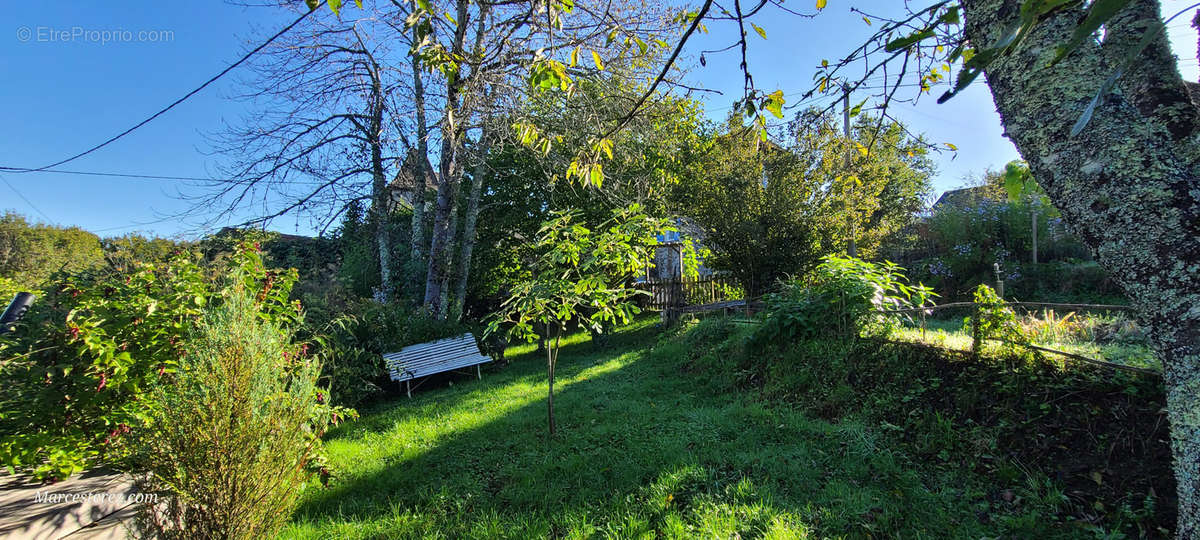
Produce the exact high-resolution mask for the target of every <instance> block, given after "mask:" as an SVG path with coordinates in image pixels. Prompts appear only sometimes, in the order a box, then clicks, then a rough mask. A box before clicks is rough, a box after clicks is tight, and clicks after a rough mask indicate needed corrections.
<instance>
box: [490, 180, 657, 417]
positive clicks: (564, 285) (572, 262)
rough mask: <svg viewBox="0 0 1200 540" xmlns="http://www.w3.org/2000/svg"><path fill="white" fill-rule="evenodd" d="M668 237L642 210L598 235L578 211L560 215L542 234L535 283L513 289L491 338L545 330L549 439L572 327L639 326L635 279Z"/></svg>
mask: <svg viewBox="0 0 1200 540" xmlns="http://www.w3.org/2000/svg"><path fill="white" fill-rule="evenodd" d="M667 230H671V229H670V227H668V226H667V223H666V221H665V220H662V219H658V218H652V217H650V216H647V215H646V214H645V213H644V212H643V210H642V207H641V206H639V205H636V204H635V205H631V206H629V207H627V208H622V209H618V210H616V211H614V212H613V214H612V217H611V218H609V219H608V220H606V221H604V222H603V223H601V224H599V225H597V226H596V227H594V228H588V227H587V226H586V225H585V224H584V223H582V222H581V214H580V213H579V212H578V211H577V210H572V211H566V212H557V213H555V214H554V216H553V218H551V219H550V220H549V221H547V222H546V223H545V224H544V225H542V228H541V229H540V230H539V231H538V234H537V238H536V240H535V245H534V247H535V250H536V252H537V253H539V256H538V258H537V259H536V260H535V261H534V263H533V265H532V267H531V270H532V272H531V274H530V277H529V278H528V279H526V280H524V281H521V282H518V283H515V284H514V285H513V292H512V295H511V296H510V297H509V298H508V300H505V302H504V303H503V304H501V307H500V311H498V312H497V313H495V314H494V315H493V316H492V317H491V319H490V321H489V324H488V328H487V331H486V334H487V335H492V334H495V333H497V332H500V331H502V330H501V329H502V328H506V329H507V332H508V333H509V335H510V336H517V337H520V338H523V339H525V340H526V341H533V340H534V339H535V338H537V337H538V335H537V332H535V330H534V327H535V325H538V326H540V327H542V328H544V329H545V332H546V333H547V334H548V335H546V336H544V337H545V338H546V368H547V375H548V376H549V392H548V394H547V398H546V414H547V419H548V422H549V427H550V435H552V436H553V435H554V433H555V422H554V367H555V364H557V362H558V351H559V346H560V344H561V341H562V335H563V333H564V332H565V331H566V329H567V324H568V323H570V322H571V321H573V320H575V321H578V322H579V324H581V325H583V326H585V327H587V328H588V329H589V330H591V331H592V332H593V333H594V334H598V333H602V332H604V331H605V329H606V327H608V328H611V327H612V326H614V325H617V324H625V323H628V322H629V321H630V320H632V318H633V316H634V315H636V314H637V313H638V312H639V309H638V307H637V306H636V305H635V304H634V302H633V300H634V298H635V297H636V296H637V295H638V294H641V293H644V291H639V290H637V289H634V288H632V287H631V286H630V285H631V282H632V279H633V277H634V276H637V275H639V274H640V273H641V272H643V271H644V270H645V269H646V267H647V266H648V265H649V264H650V260H651V257H652V256H653V249H654V246H655V245H657V243H658V240H657V237H656V235H657V234H659V233H662V232H663V231H667Z"/></svg>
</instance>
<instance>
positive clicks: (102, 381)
mask: <svg viewBox="0 0 1200 540" xmlns="http://www.w3.org/2000/svg"><path fill="white" fill-rule="evenodd" d="M105 386H108V373H105V372H100V384H99V386H96V391H97V392H99V391H101V390H104V387H105Z"/></svg>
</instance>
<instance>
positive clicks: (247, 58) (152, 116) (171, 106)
mask: <svg viewBox="0 0 1200 540" xmlns="http://www.w3.org/2000/svg"><path fill="white" fill-rule="evenodd" d="M323 5H325V2H324V1H322V2H321V4H320V5H318V6H317V7H315V8H313V9H310V10H308V11H306V12H304V14H303V15H301V16H300V17H299V18H297V19H296V20H295V21H292V24H289V25H287V26H285V27H284V28H283V30H280V31H278V32H276V33H275V35H273V36H271V39H268V40H267V41H265V42H263V43H262V44H261V45H259V46H257V47H255V48H254V49H253V50H251V51H250V52H248V53H246V54H245V55H243V56H242V57H241V58H239V59H238V61H237V62H234V63H232V64H230V65H229V66H227V67H226V68H225V69H223V70H221V72H220V73H217V74H216V75H214V76H213V77H212V78H210V79H208V80H207V81H204V84H202V85H200V86H198V87H196V89H195V90H192V91H191V92H188V93H187V94H186V95H184V96H183V97H181V98H179V99H177V100H175V102H174V103H171V104H170V105H167V106H166V107H165V108H163V109H162V110H160V111H158V112H156V113H154V114H153V115H151V116H150V117H149V118H147V119H145V120H142V121H141V122H138V123H137V124H136V125H134V126H133V127H131V128H129V129H127V130H125V131H122V132H121V133H118V134H117V135H115V136H113V137H111V138H109V139H108V140H107V141H104V142H102V143H100V144H97V145H96V146H93V147H91V148H88V149H87V150H84V151H83V152H80V153H78V154H75V155H73V156H71V157H69V158H66V159H63V160H60V161H56V162H54V163H51V164H49V165H45V166H42V167H38V168H36V169H29V170H25V171H17V170H16V169H20V167H11V168H10V167H5V170H12V171H14V172H37V171H44V170H46V169H49V168H51V167H57V166H59V165H62V164H64V163H67V162H71V161H75V160H77V159H79V158H81V157H83V156H86V155H88V154H90V153H92V152H95V151H96V150H99V149H101V148H104V147H105V146H108V145H109V144H112V143H114V142H116V141H117V140H118V139H120V138H122V137H124V136H126V135H129V134H130V133H133V131H134V130H136V129H138V128H140V127H142V126H144V125H146V124H149V123H150V122H151V121H153V120H154V119H155V118H158V117H159V116H162V115H163V114H164V113H166V112H167V111H169V110H171V109H173V108H175V106H176V105H179V104H180V103H183V102H184V101H187V99H188V98H190V97H192V96H194V95H196V94H197V93H199V92H200V91H201V90H204V89H205V88H206V87H207V86H208V85H210V84H212V83H214V82H216V81H217V79H220V78H221V77H223V76H225V74H226V73H229V72H230V71H233V69H234V68H236V67H238V66H240V65H242V63H244V62H245V61H246V60H249V59H250V57H251V56H254V55H255V54H257V53H258V51H261V50H263V49H264V48H265V47H266V46H267V45H270V44H271V42H273V41H275V40H276V39H278V38H279V36H282V35H284V34H285V33H287V32H288V30H291V29H292V28H293V27H295V26H296V25H297V24H300V21H303V20H304V19H305V18H307V17H308V16H309V15H310V14H312V13H313V12H314V11H317V9H320V7H321V6H323ZM6 183H7V182H6ZM10 187H11V186H10Z"/></svg>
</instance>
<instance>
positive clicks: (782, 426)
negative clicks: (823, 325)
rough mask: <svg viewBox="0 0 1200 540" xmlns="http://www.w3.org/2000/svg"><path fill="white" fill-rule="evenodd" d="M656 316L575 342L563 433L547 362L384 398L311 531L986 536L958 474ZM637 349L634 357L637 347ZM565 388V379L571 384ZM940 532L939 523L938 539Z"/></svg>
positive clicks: (356, 437) (322, 500)
mask: <svg viewBox="0 0 1200 540" xmlns="http://www.w3.org/2000/svg"><path fill="white" fill-rule="evenodd" d="M656 338H657V331H656V330H655V329H653V328H651V327H649V325H647V324H644V323H643V324H641V325H639V326H638V327H637V328H635V329H634V330H632V331H626V332H621V333H618V334H617V335H615V336H613V337H612V339H611V340H610V343H609V346H608V347H606V348H605V349H604V350H602V351H596V350H594V349H593V348H592V346H591V344H590V343H589V342H588V341H587V339H586V337H582V336H572V338H571V340H570V341H569V343H568V344H567V345H566V346H564V348H563V354H562V355H561V356H560V362H559V377H558V382H559V384H558V385H556V390H557V391H556V401H555V404H556V410H557V412H558V420H559V430H560V433H559V435H558V436H557V437H554V438H550V437H549V436H548V435H547V429H546V408H545V407H546V404H545V389H546V386H545V381H544V379H545V374H544V370H545V366H544V363H543V362H539V361H537V360H538V359H539V358H540V357H539V356H538V355H537V354H536V353H535V352H527V353H524V354H520V355H518V356H516V357H515V358H514V360H515V362H514V364H513V365H511V366H510V367H508V368H507V369H504V370H500V371H499V372H496V373H493V374H490V375H488V376H486V377H485V379H484V381H482V383H477V382H474V381H472V382H471V383H468V384H461V385H455V386H454V387H453V388H450V389H445V390H440V391H436V392H424V393H423V394H422V395H421V396H419V397H417V398H414V399H413V400H412V402H411V403H408V402H407V400H403V401H401V402H399V403H393V404H392V405H391V406H390V408H389V407H375V412H374V413H371V414H368V415H364V418H363V419H362V420H360V421H358V422H356V423H353V424H350V425H347V426H345V427H344V428H342V429H340V430H339V431H338V432H337V433H335V434H333V435H332V436H331V438H330V445H329V449H330V454H331V461H332V464H333V465H334V467H336V468H338V469H339V471H340V472H341V473H342V475H343V476H342V478H340V479H339V480H336V481H335V482H334V484H333V485H332V486H331V487H330V488H329V489H326V490H321V491H315V492H310V493H308V494H307V495H306V497H305V500H304V502H303V504H302V506H301V507H300V509H299V510H298V511H297V514H296V516H295V518H294V521H293V524H292V525H291V526H290V528H289V529H288V530H287V531H285V534H286V535H287V536H295V537H330V536H337V537H441V538H461V537H475V538H491V537H586V536H592V535H601V536H609V537H620V538H627V537H635V536H641V535H645V534H649V535H652V536H658V537H676V538H684V537H693V536H696V535H700V536H706V537H712V536H717V537H733V536H735V535H737V536H741V537H763V536H775V537H788V538H793V537H798V536H805V535H807V534H810V533H815V534H846V533H849V534H852V535H868V534H876V535H877V534H880V533H881V532H882V533H885V534H893V535H894V534H901V535H904V536H921V535H937V536H941V535H944V534H951V535H960V534H961V535H970V536H978V533H979V532H981V529H980V527H981V525H980V523H978V522H977V521H976V520H974V519H972V518H971V517H964V516H972V512H971V511H970V509H969V508H968V506H967V505H968V503H967V501H966V498H965V497H963V495H964V494H963V493H962V492H961V491H958V490H957V489H956V488H954V487H946V486H952V485H953V484H954V482H953V481H952V479H951V480H949V481H947V480H946V479H941V478H931V477H922V476H921V475H920V474H919V473H918V472H916V471H915V470H914V469H913V468H912V467H911V466H906V465H905V462H904V459H903V458H902V457H901V456H898V455H896V454H894V453H892V452H891V451H890V450H889V449H888V448H887V447H886V445H885V444H883V443H881V442H880V441H879V438H878V437H876V435H875V434H874V433H873V432H872V431H871V430H869V429H866V428H864V427H862V426H861V425H858V424H855V423H852V422H845V423H843V424H840V425H833V424H830V423H826V422H822V421H815V420H811V419H808V418H806V417H805V416H803V415H802V414H799V413H796V412H792V411H787V410H770V409H767V408H765V407H764V406H763V405H762V404H760V403H757V402H755V401H754V400H752V399H747V398H746V397H744V396H738V395H733V394H719V393H713V392H711V389H709V388H705V387H702V386H700V385H698V384H697V382H696V380H695V379H694V378H692V377H690V376H688V375H686V374H683V373H681V367H682V366H681V363H682V361H683V360H682V359H683V357H684V356H685V354H686V352H687V351H686V350H685V348H684V345H683V344H681V343H679V342H678V341H665V342H662V343H656ZM623 351H624V352H623ZM558 388H561V390H558ZM935 533H936V534H935Z"/></svg>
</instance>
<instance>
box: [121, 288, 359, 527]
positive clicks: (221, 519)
mask: <svg viewBox="0 0 1200 540" xmlns="http://www.w3.org/2000/svg"><path fill="white" fill-rule="evenodd" d="M251 270H253V269H251ZM257 278H258V276H254V275H248V274H247V273H246V272H244V271H239V272H237V274H236V275H235V280H234V283H233V284H232V285H231V286H230V287H229V288H228V289H226V290H225V291H224V293H223V294H222V296H221V298H220V299H219V301H218V302H214V303H215V304H217V305H215V306H210V307H209V308H208V309H207V310H206V311H205V313H204V316H203V318H202V320H201V321H200V323H199V324H198V325H197V327H196V329H195V330H194V331H193V332H192V335H191V336H190V337H189V339H188V341H187V344H186V345H185V346H184V351H183V352H184V354H183V356H182V357H181V358H180V360H179V362H178V368H177V369H176V370H175V371H174V372H173V373H172V374H170V375H168V376H166V377H165V380H164V381H163V384H159V385H157V386H156V387H155V388H154V389H153V391H152V392H151V393H150V397H151V400H152V401H153V402H154V403H155V406H154V407H153V408H152V409H151V410H150V411H149V412H148V414H147V415H146V416H147V418H146V421H145V425H144V427H143V428H142V429H141V430H139V436H138V437H137V438H136V439H135V442H134V446H135V447H136V455H137V460H138V463H139V464H140V466H141V467H140V469H141V470H143V471H144V475H143V476H142V479H141V483H142V487H143V489H144V490H145V491H147V492H159V493H162V494H164V495H165V497H164V498H163V499H162V500H161V501H160V502H159V503H157V504H149V505H144V506H143V507H142V515H141V520H140V522H141V524H142V525H143V526H144V527H146V528H147V530H148V532H151V533H153V534H154V535H156V536H157V537H159V538H231V539H237V538H260V537H264V536H267V535H269V534H270V533H271V532H272V531H274V530H275V529H276V528H277V527H278V526H279V525H281V524H282V523H283V521H284V520H285V519H286V518H287V517H288V516H289V515H290V513H291V510H292V508H293V507H294V505H295V501H296V499H297V496H298V495H299V493H300V491H301V490H302V489H303V488H304V487H305V485H306V483H308V482H309V481H310V480H312V478H313V477H314V475H317V474H325V473H326V472H325V471H323V470H322V468H321V466H322V461H323V458H322V456H321V440H320V437H321V435H322V434H323V433H324V432H325V430H326V428H327V427H328V426H329V425H330V424H332V423H336V422H337V421H339V420H340V419H341V418H345V417H346V416H347V415H348V414H353V412H352V411H347V410H345V409H341V408H335V407H331V406H330V405H329V400H328V397H327V395H326V391H325V390H324V389H323V388H321V387H320V386H319V384H318V380H319V376H320V372H321V366H320V363H319V362H318V361H317V360H315V359H314V358H311V357H310V356H309V355H308V354H307V348H308V346H307V345H306V344H302V345H295V344H293V343H292V340H291V338H292V334H293V332H294V324H295V323H296V322H298V319H299V310H298V306H296V309H294V310H293V311H292V312H291V313H288V314H286V315H282V316H279V315H281V314H276V316H264V314H266V313H270V312H271V311H272V308H271V304H276V305H278V302H277V301H272V299H271V298H270V297H271V295H272V289H273V288H274V287H273V284H272V283H271V281H270V280H268V281H266V282H265V283H263V284H261V285H259V281H258V279H257ZM256 285H257V286H256ZM285 289H286V285H285V286H284V287H281V288H280V290H279V291H278V292H277V293H282V294H283V295H284V298H286V290H285Z"/></svg>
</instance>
